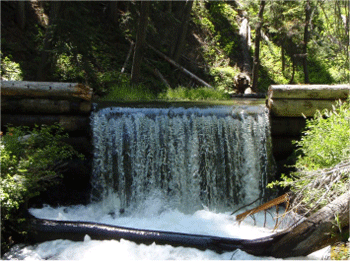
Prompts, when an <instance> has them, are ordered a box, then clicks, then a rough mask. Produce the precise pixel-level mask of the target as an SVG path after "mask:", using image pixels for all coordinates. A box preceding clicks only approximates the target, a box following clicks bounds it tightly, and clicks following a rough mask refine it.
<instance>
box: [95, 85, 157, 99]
mask: <svg viewBox="0 0 350 261" xmlns="http://www.w3.org/2000/svg"><path fill="white" fill-rule="evenodd" d="M156 98H157V96H156V95H155V94H154V93H152V92H151V91H150V90H149V89H148V88H146V87H145V86H143V85H141V84H140V85H132V84H130V83H128V82H122V83H119V84H113V85H111V87H109V92H108V94H107V95H106V96H104V97H102V98H101V100H103V101H150V100H155V99H156Z"/></svg>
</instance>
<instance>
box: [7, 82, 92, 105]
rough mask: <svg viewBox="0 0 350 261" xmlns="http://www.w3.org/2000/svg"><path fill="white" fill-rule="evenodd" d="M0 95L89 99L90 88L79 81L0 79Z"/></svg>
mask: <svg viewBox="0 0 350 261" xmlns="http://www.w3.org/2000/svg"><path fill="white" fill-rule="evenodd" d="M1 95H2V96H16V97H30V98H34V97H35V98H56V99H74V98H75V99H77V98H78V99H82V100H86V101H91V99H92V89H91V88H90V87H88V86H86V85H83V84H81V83H66V82H28V81H1Z"/></svg>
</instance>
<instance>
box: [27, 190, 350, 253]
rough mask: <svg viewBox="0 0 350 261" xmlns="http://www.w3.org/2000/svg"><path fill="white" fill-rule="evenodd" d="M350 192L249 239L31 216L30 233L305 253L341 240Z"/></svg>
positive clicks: (39, 238) (37, 239)
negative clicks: (277, 229) (287, 226)
mask: <svg viewBox="0 0 350 261" xmlns="http://www.w3.org/2000/svg"><path fill="white" fill-rule="evenodd" d="M349 203H350V192H347V193H345V194H343V195H342V196H340V197H338V198H337V199H335V200H334V201H333V202H331V203H330V204H328V205H327V206H325V207H323V208H322V209H321V210H319V211H318V212H316V213H315V214H313V215H312V216H310V217H309V218H307V219H305V220H304V221H302V222H300V223H299V224H297V225H295V226H294V227H292V228H290V229H287V230H285V231H282V232H279V233H276V234H274V235H271V236H267V237H264V238H259V239H253V240H247V239H236V238H223V237H216V236H203V235H193V234H185V233H174V232H164V231H154V230H143V229H133V228H126V227H117V226H109V225H103V224H96V223H89V222H74V221H53V220H43V219H37V218H34V217H32V218H31V219H30V223H29V231H28V234H29V237H30V239H31V240H32V241H33V242H42V241H48V240H55V239H70V240H74V241H82V240H84V236H85V235H86V234H88V235H89V236H90V237H91V238H92V239H97V240H105V239H108V240H110V239H115V240H120V239H126V240H130V241H134V242H136V243H142V244H147V245H149V244H152V243H156V244H161V245H164V244H168V245H172V246H185V247H194V248H198V249H201V250H206V249H210V250H213V251H216V252H219V253H221V252H224V251H234V250H236V249H241V250H243V251H245V252H247V253H249V254H252V255H256V256H273V257H278V258H286V257H297V256H306V255H309V254H310V253H312V252H314V251H316V250H319V249H322V248H323V247H325V246H327V245H329V244H332V243H335V242H337V241H339V240H340V239H341V238H342V236H343V233H344V232H346V231H348V230H349Z"/></svg>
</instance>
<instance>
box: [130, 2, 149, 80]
mask: <svg viewBox="0 0 350 261" xmlns="http://www.w3.org/2000/svg"><path fill="white" fill-rule="evenodd" d="M140 4H141V9H140V17H139V21H138V29H137V35H136V44H135V51H134V58H133V63H132V68H131V82H132V83H133V84H137V83H138V82H139V80H140V71H141V63H142V57H143V47H144V42H145V39H146V32H147V24H148V13H149V6H150V1H141V3H140Z"/></svg>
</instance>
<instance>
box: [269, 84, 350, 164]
mask: <svg viewBox="0 0 350 261" xmlns="http://www.w3.org/2000/svg"><path fill="white" fill-rule="evenodd" d="M349 97H350V85H349V84H343V85H320V84H310V85H271V86H270V88H269V90H268V98H267V101H266V104H267V107H268V109H269V110H270V125H271V136H272V144H273V154H274V156H275V158H276V160H280V159H285V158H287V157H288V156H289V155H291V154H292V153H293V151H294V150H295V147H294V145H293V144H292V141H293V140H298V139H299V138H300V136H301V132H302V131H303V130H304V128H305V122H306V119H307V118H310V117H313V116H314V115H315V113H316V111H317V110H320V111H322V110H324V109H328V110H331V109H332V106H334V105H335V104H336V102H337V101H339V100H342V101H344V100H346V99H348V98H349Z"/></svg>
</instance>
